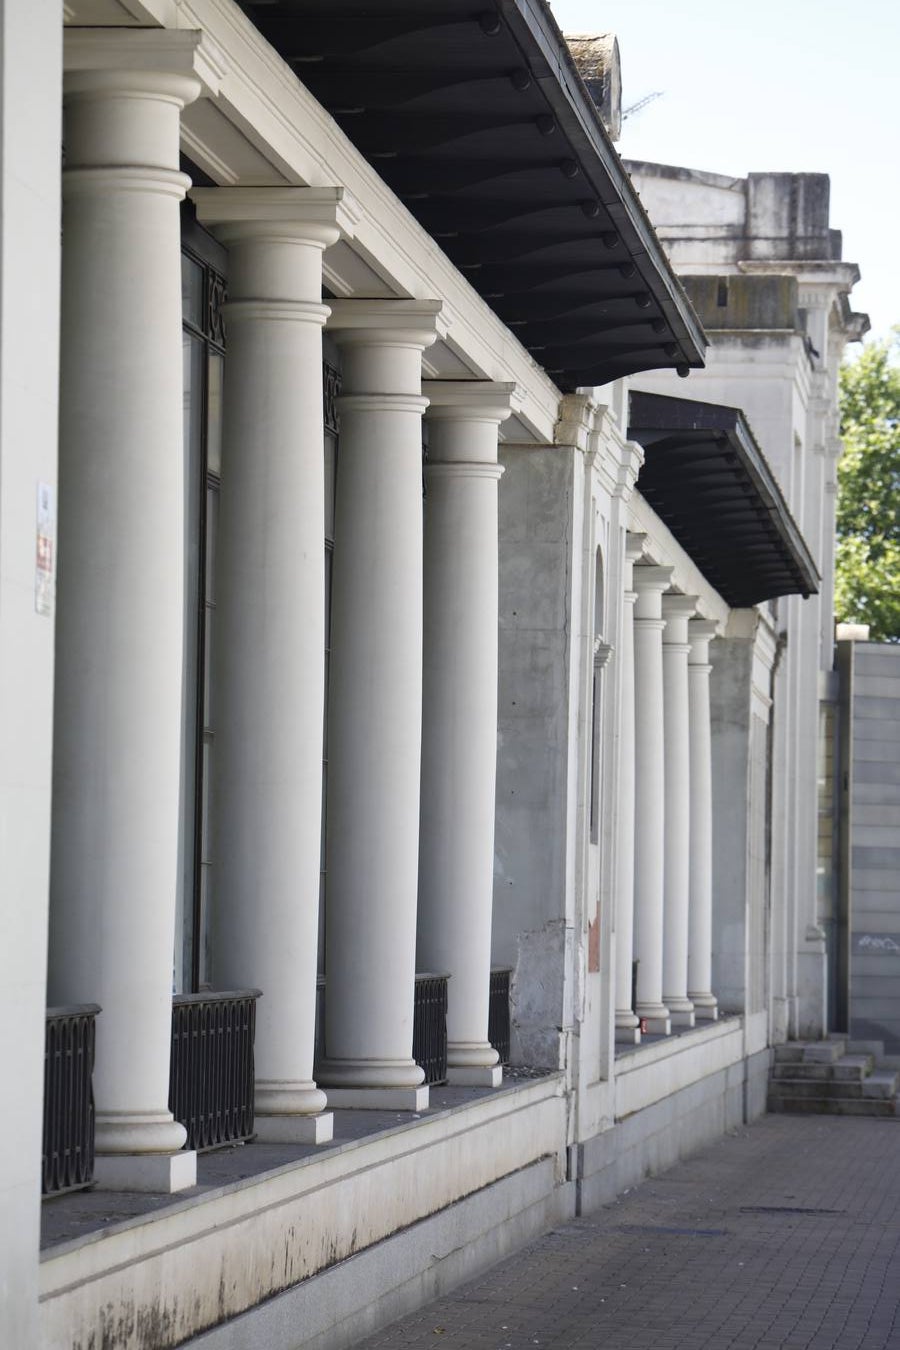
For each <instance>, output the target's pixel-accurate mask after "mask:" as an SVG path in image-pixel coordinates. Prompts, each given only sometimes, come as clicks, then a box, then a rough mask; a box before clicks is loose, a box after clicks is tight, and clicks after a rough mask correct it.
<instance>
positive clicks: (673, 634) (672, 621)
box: [662, 594, 700, 654]
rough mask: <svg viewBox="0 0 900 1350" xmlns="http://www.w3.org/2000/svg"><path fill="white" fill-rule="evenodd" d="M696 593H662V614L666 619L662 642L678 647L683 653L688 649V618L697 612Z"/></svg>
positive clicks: (697, 598)
mask: <svg viewBox="0 0 900 1350" xmlns="http://www.w3.org/2000/svg"><path fill="white" fill-rule="evenodd" d="M699 598H700V597H699V596H696V595H676V594H670V595H664V596H663V598H662V615H663V618H664V619H665V621H666V631H665V632H664V633H663V643H664V644H665V646H666V647H670V648H671V647H680V648H683V649H684V652H685V654H687V652H688V651H689V650H690V646H689V643H688V619H689V618H690V617H691V615H692V614H695V613H696V612H697V602H698V600H699Z"/></svg>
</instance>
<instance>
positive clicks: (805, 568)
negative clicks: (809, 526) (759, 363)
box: [628, 392, 819, 607]
mask: <svg viewBox="0 0 900 1350" xmlns="http://www.w3.org/2000/svg"><path fill="white" fill-rule="evenodd" d="M628 435H629V436H630V438H631V439H632V440H635V441H637V442H638V443H639V444H640V445H642V446H643V448H644V456H645V458H644V464H643V467H642V468H641V472H640V474H639V476H638V481H637V486H638V489H639V490H640V492H641V495H642V496H643V497H644V498H645V500H646V501H647V502H649V504H650V505H651V506H652V507H653V509H654V511H655V512H656V514H657V515H658V516H659V517H660V519H661V520H662V521H663V522H664V523H665V524H666V525H668V527H669V529H670V530H671V531H672V533H673V535H674V536H675V538H676V539H677V540H678V542H679V544H681V546H682V548H683V549H684V550H685V552H686V553H688V554H689V556H690V557H691V558H693V560H694V562H695V563H696V564H697V566H698V567H699V568H700V570H701V572H702V573H703V574H704V576H705V577H706V578H707V580H708V581H709V582H710V584H711V585H712V586H715V588H716V590H717V591H718V592H719V594H720V595H721V596H722V599H723V600H725V601H726V602H727V603H728V604H729V605H731V606H732V607H744V606H747V605H756V604H759V603H760V601H763V600H771V599H774V597H775V596H778V595H797V594H800V595H802V596H803V597H804V599H805V598H806V597H807V596H808V595H813V594H815V592H816V591H817V590H818V581H819V574H818V572H817V570H816V565H815V563H814V562H813V560H812V557H811V555H810V553H809V550H808V549H807V547H806V544H805V542H804V540H803V536H802V535H801V533H800V531H799V529H798V528H797V525H796V523H795V521H794V519H793V517H792V515H791V513H790V511H789V510H788V506H787V503H786V502H785V500H784V497H783V496H782V495H781V490H780V488H779V486H778V484H777V482H776V481H775V478H774V476H773V474H772V471H771V469H770V468H769V466H768V464H767V463H766V460H765V458H764V457H763V453H762V451H761V450H760V448H759V446H758V445H757V443H756V441H755V440H754V438H753V433H752V432H751V430H750V428H749V426H748V425H747V419H746V418H745V417H744V414H743V413H742V412H741V410H740V409H739V408H726V407H723V406H721V405H720V404H717V403H698V402H695V401H694V400H693V399H684V398H667V397H665V396H663V395H661V394H640V393H637V392H633V393H632V394H631V396H630V420H629V426H628Z"/></svg>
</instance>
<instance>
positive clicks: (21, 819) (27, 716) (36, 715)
mask: <svg viewBox="0 0 900 1350" xmlns="http://www.w3.org/2000/svg"><path fill="white" fill-rule="evenodd" d="M61 39H62V31H61V27H60V6H59V3H58V0H33V3H30V4H23V3H21V0H0V62H2V67H0V219H2V222H3V236H2V258H0V387H2V390H3V398H2V403H0V877H2V885H0V999H2V1006H0V1063H2V1065H3V1076H4V1081H5V1084H6V1090H5V1092H4V1099H3V1147H2V1149H0V1345H3V1346H8V1347H10V1350H12V1347H20V1346H21V1347H23V1350H24V1347H26V1346H36V1345H37V1344H38V1343H39V1342H38V1333H37V1320H36V1319H37V1250H38V1223H39V1216H40V1184H41V1183H40V1169H41V1108H42V1099H43V1068H44V1008H45V1003H46V962H47V886H48V866H49V839H50V766H51V727H52V721H53V610H52V593H51V591H50V590H49V589H48V590H44V589H43V587H44V586H45V585H48V584H49V586H50V587H52V560H51V561H50V569H51V570H50V572H49V574H47V573H44V572H42V573H40V574H39V573H38V570H37V568H36V552H37V545H38V522H39V516H38V495H39V491H41V489H40V487H39V485H41V484H43V485H44V487H45V488H46V490H47V491H46V493H45V494H44V499H45V502H44V504H45V509H44V511H43V513H42V514H43V520H42V525H41V533H42V534H44V535H45V536H46V537H47V538H48V539H51V538H52V535H53V532H54V529H53V519H52V516H53V506H52V503H53V502H54V501H55V495H56V444H57V389H58V359H57V352H58V346H59V219H60V200H59V197H60V185H59V169H60V163H59V159H60V152H59V147H60V84H61V63H62V52H61ZM26 130H27V133H28V134H27V136H26V135H25V134H23V133H25V132H26ZM47 507H49V510H47ZM51 547H52V549H55V544H52V545H51ZM44 558H45V559H46V558H47V554H46V552H45V554H44ZM39 580H40V582H41V587H42V589H41V592H40V593H37V592H36V583H37V582H38V581H39ZM39 611H41V612H39Z"/></svg>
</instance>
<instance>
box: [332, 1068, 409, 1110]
mask: <svg viewBox="0 0 900 1350" xmlns="http://www.w3.org/2000/svg"><path fill="white" fill-rule="evenodd" d="M316 1078H317V1080H318V1081H319V1082H320V1083H321V1084H322V1085H323V1087H325V1088H327V1090H328V1100H329V1102H331V1104H332V1105H334V1100H335V1099H334V1094H335V1091H336V1089H338V1088H341V1089H344V1088H353V1089H354V1090H355V1089H356V1088H366V1089H367V1090H368V1089H369V1088H389V1089H391V1090H393V1089H394V1088H412V1089H415V1088H418V1087H420V1086H421V1084H422V1081H423V1079H424V1078H425V1070H424V1069H423V1068H422V1067H421V1065H419V1064H417V1063H416V1061H415V1060H414V1059H323V1060H322V1062H321V1064H317V1065H316ZM322 1104H323V1106H324V1102H323V1103H322Z"/></svg>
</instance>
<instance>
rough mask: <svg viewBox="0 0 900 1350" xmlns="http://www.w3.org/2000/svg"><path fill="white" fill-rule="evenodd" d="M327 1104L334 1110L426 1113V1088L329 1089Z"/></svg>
mask: <svg viewBox="0 0 900 1350" xmlns="http://www.w3.org/2000/svg"><path fill="white" fill-rule="evenodd" d="M328 1104H329V1106H333V1107H334V1108H335V1110H341V1109H348V1110H351V1111H426V1110H427V1109H428V1088H427V1087H424V1086H423V1087H417V1088H400V1087H397V1088H391V1087H386V1088H379V1087H352V1088H329V1089H328Z"/></svg>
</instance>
